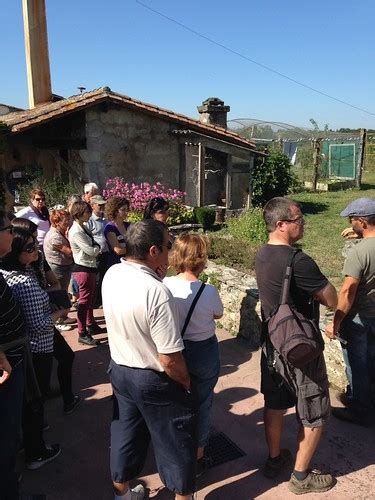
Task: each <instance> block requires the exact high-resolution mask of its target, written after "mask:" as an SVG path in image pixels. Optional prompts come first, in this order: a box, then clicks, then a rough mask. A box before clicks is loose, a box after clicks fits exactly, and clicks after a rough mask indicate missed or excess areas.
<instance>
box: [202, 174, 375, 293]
mask: <svg viewBox="0 0 375 500" xmlns="http://www.w3.org/2000/svg"><path fill="white" fill-rule="evenodd" d="M361 197H366V198H375V175H374V172H372V171H370V172H366V173H365V175H364V178H363V185H362V189H361V190H358V189H349V190H345V191H335V192H324V193H309V192H302V193H298V194H292V195H290V198H292V199H293V200H295V201H298V202H299V203H300V204H301V206H302V212H303V213H304V215H305V219H306V225H305V234H304V237H303V239H301V240H300V241H299V242H298V244H297V245H298V247H300V248H302V249H303V250H304V252H306V253H307V254H308V255H310V256H311V257H312V258H313V259H314V260H315V261H316V262H317V264H318V265H319V267H320V269H321V270H322V272H323V273H324V274H325V275H326V276H327V277H328V278H329V279H330V280H331V281H332V282H333V283H334V284H335V285H336V286H339V285H340V284H341V282H342V275H341V271H342V266H343V263H344V258H343V257H342V255H341V252H342V249H343V247H344V239H343V237H342V236H341V231H342V230H343V229H345V228H346V227H349V226H350V224H349V222H348V220H347V219H345V218H343V217H341V216H340V212H341V211H342V210H343V209H344V208H345V207H346V206H347V205H348V204H349V203H350V202H351V201H353V200H355V199H356V198H361ZM254 212H255V215H254ZM226 233H227V234H225V231H222V232H220V233H217V234H216V235H215V234H212V233H211V234H210V240H211V252H210V258H213V259H214V260H215V261H216V262H217V263H221V264H224V265H227V266H230V267H234V268H237V269H239V270H243V271H244V272H250V273H253V272H254V262H255V254H256V251H257V249H258V248H259V246H260V244H261V243H262V242H263V241H264V227H262V224H261V223H260V219H259V212H258V213H256V211H249V212H246V213H245V214H244V215H243V216H242V217H240V218H238V219H237V220H236V219H230V220H229V221H228V228H227V230H226ZM228 233H229V234H228Z"/></svg>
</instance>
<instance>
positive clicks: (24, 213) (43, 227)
mask: <svg viewBox="0 0 375 500" xmlns="http://www.w3.org/2000/svg"><path fill="white" fill-rule="evenodd" d="M16 217H17V218H20V217H22V218H24V219H27V220H30V221H31V222H34V224H36V225H37V226H38V230H37V231H38V236H37V239H38V243H39V245H40V246H43V241H44V237H45V235H46V234H47V233H48V231H49V228H50V227H51V224H50V223H49V221H48V220H43V219H40V218H39V217H38V216H37V214H36V213H35V212H34V210H33V209H32V208H31V207H25V208H23V209H22V210H20V211H19V212H17V213H16Z"/></svg>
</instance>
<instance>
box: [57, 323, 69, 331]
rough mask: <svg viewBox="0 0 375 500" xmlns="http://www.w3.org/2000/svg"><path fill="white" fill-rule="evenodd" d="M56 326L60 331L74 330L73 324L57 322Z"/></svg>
mask: <svg viewBox="0 0 375 500" xmlns="http://www.w3.org/2000/svg"><path fill="white" fill-rule="evenodd" d="M55 327H56V328H57V329H58V330H60V332H68V331H69V330H73V327H72V326H71V325H64V323H55Z"/></svg>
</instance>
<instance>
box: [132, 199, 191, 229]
mask: <svg viewBox="0 0 375 500" xmlns="http://www.w3.org/2000/svg"><path fill="white" fill-rule="evenodd" d="M142 219H143V212H142V211H140V210H132V211H131V212H129V214H128V217H127V220H128V221H129V222H133V223H134V222H138V221H140V220H142ZM193 221H194V214H193V209H192V208H188V207H185V205H181V204H178V203H171V204H170V205H169V217H168V221H167V222H168V225H169V226H176V225H177V224H188V223H190V222H193Z"/></svg>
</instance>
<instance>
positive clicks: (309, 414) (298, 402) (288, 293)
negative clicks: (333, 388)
mask: <svg viewBox="0 0 375 500" xmlns="http://www.w3.org/2000/svg"><path fill="white" fill-rule="evenodd" d="M264 220H265V222H266V226H267V231H268V233H269V240H268V243H267V244H266V245H264V246H263V247H262V248H261V249H260V250H259V251H258V253H257V257H256V275H257V282H258V288H259V294H260V300H261V305H262V315H263V320H264V321H263V347H262V350H263V352H262V359H261V372H262V382H261V392H262V393H263V394H264V401H265V409H264V427H265V434H266V441H267V445H268V448H269V457H268V459H267V461H266V464H265V467H264V469H263V473H264V475H265V476H266V477H269V478H274V477H276V476H277V475H278V474H279V472H281V470H282V469H283V467H284V465H286V463H287V462H289V461H290V460H291V453H290V451H289V450H286V449H281V433H282V428H283V415H284V413H285V410H286V409H288V408H292V407H293V406H295V407H296V412H297V417H298V420H299V422H300V430H299V433H298V450H297V456H296V460H295V465H294V470H293V473H292V475H291V478H290V481H289V485H288V487H289V490H290V491H292V492H293V493H295V494H303V493H309V492H323V491H327V490H329V489H330V488H332V487H333V486H334V484H335V481H334V479H333V477H332V476H331V475H330V474H322V473H320V472H319V471H315V470H314V471H311V470H310V469H309V465H310V461H311V459H312V457H313V455H314V452H315V450H316V448H317V446H318V444H319V441H320V438H321V435H322V432H323V427H324V423H325V422H326V420H327V418H328V416H329V412H330V401H329V392H328V379H327V372H326V366H325V362H324V357H323V346H324V343H323V340H322V338H321V336H320V333H319V330H318V329H316V339H315V344H316V345H315V348H314V350H310V351H309V350H308V349H309V348H308V345H307V344H306V342H305V341H306V337H305V335H306V333H305V331H304V329H303V325H302V323H304V322H308V321H309V320H313V321H315V322H316V326H317V325H318V321H319V304H324V305H326V306H328V307H331V308H335V307H336V304H337V293H336V290H335V288H334V287H333V285H332V284H331V283H330V282H329V281H328V279H327V278H326V277H325V276H324V275H323V274H322V273H321V271H320V269H319V267H318V266H317V264H316V263H315V262H314V260H313V259H312V258H311V257H309V256H308V255H306V254H305V253H303V252H302V251H299V250H296V249H295V248H293V245H294V243H296V242H297V241H298V240H299V239H301V238H302V236H303V232H304V223H305V221H304V218H303V214H302V212H301V209H300V206H299V205H298V203H296V202H294V201H292V200H290V199H288V198H273V199H272V200H270V201H269V202H268V203H267V204H266V205H265V207H264ZM287 268H289V269H288V271H290V278H288V274H286V271H287ZM282 292H284V294H282ZM282 295H284V299H285V300H284V301H283V300H282V298H283V297H282ZM283 302H286V303H287V304H288V305H289V306H290V307H289V311H290V313H291V315H292V314H294V315H295V316H293V318H292V319H293V321H292V322H291V323H289V324H290V325H291V327H290V329H291V331H290V339H291V338H292V337H293V342H291V343H289V344H288V341H289V340H290V339H288V331H285V329H284V330H283V328H282V325H283V323H282V321H280V320H279V322H276V324H275V322H274V323H273V330H272V334H271V335H270V332H271V329H270V328H269V324H268V323H269V320H270V318H272V317H274V316H275V312H276V311H277V310H280V307H281V306H280V304H282V303H283ZM296 317H297V319H296ZM285 320H288V321H290V320H291V317H285ZM282 330H283V331H282ZM292 330H293V331H292ZM281 334H282V335H281ZM298 335H301V343H299V342H298ZM290 344H291V345H290ZM300 344H304V345H307V347H304V349H303V354H304V355H303V356H301V352H299V353H297V351H298V348H299V347H300ZM276 345H277V348H278V350H277V349H276V348H275V346H276ZM317 346H318V347H317ZM300 351H301V350H300ZM281 352H282V353H283V355H282V354H281ZM293 354H294V355H293ZM297 354H298V355H297ZM289 355H290V356H289Z"/></svg>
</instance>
